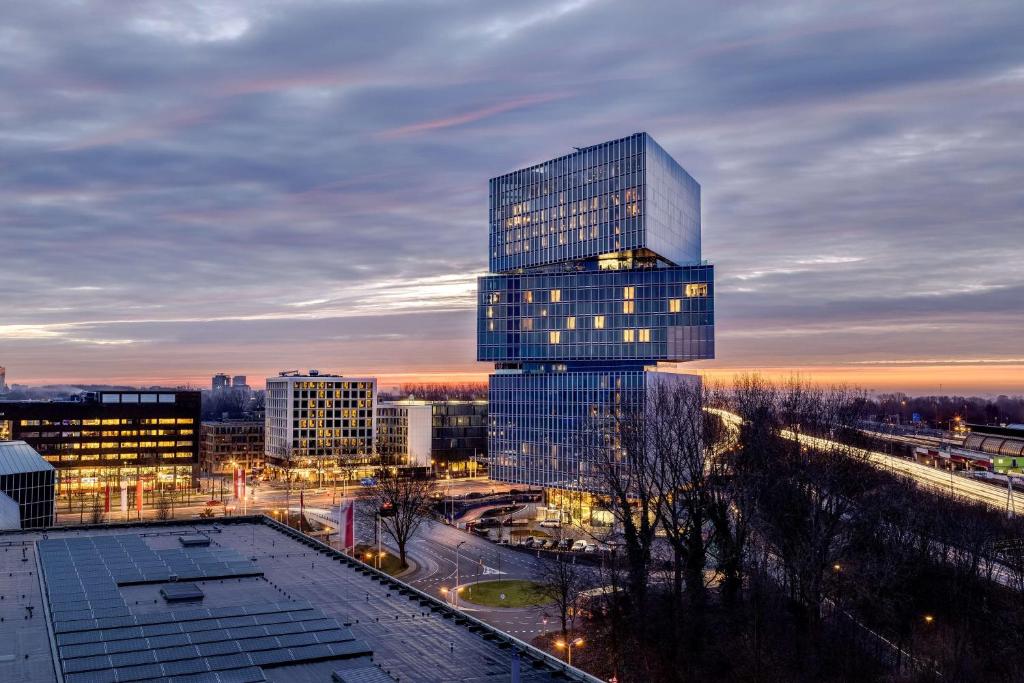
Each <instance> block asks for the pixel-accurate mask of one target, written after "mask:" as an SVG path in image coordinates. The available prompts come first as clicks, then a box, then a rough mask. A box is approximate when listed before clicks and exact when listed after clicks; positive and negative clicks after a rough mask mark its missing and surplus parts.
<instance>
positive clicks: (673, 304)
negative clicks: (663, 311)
mask: <svg viewBox="0 0 1024 683" xmlns="http://www.w3.org/2000/svg"><path fill="white" fill-rule="evenodd" d="M682 310H683V302H682V301H680V300H679V299H669V300H668V312H669V313H679V312H680V311H682Z"/></svg>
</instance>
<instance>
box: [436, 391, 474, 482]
mask: <svg viewBox="0 0 1024 683" xmlns="http://www.w3.org/2000/svg"><path fill="white" fill-rule="evenodd" d="M430 456H431V458H432V459H433V461H434V470H435V471H436V472H437V473H438V474H439V475H441V476H445V475H449V474H450V475H451V476H453V477H461V476H467V475H468V476H476V475H477V474H480V473H482V471H483V470H484V469H486V464H487V401H486V400H480V401H461V400H450V401H448V400H446V401H434V402H433V432H432V437H431V445H430Z"/></svg>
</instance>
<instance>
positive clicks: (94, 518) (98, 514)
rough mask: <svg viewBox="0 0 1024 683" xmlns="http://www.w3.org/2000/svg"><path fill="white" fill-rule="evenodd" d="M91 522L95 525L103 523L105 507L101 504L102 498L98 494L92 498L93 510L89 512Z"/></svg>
mask: <svg viewBox="0 0 1024 683" xmlns="http://www.w3.org/2000/svg"><path fill="white" fill-rule="evenodd" d="M89 521H90V522H91V523H93V524H99V523H101V522H102V521H103V505H102V504H101V503H100V496H99V494H98V493H97V494H95V495H94V496H93V498H92V508H91V509H90V510H89Z"/></svg>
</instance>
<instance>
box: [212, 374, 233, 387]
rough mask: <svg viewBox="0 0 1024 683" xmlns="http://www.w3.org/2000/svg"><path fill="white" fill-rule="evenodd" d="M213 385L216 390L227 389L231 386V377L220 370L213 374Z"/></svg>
mask: <svg viewBox="0 0 1024 683" xmlns="http://www.w3.org/2000/svg"><path fill="white" fill-rule="evenodd" d="M211 385H212V388H213V390H214V391H218V390H220V389H227V388H229V387H230V386H231V378H230V377H228V376H227V375H226V374H224V373H223V372H218V373H217V374H216V375H214V376H213V380H212V382H211Z"/></svg>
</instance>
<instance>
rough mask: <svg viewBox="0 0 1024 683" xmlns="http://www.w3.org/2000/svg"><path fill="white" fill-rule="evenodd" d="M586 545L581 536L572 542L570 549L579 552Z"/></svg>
mask: <svg viewBox="0 0 1024 683" xmlns="http://www.w3.org/2000/svg"><path fill="white" fill-rule="evenodd" d="M586 547H587V542H586V541H584V540H583V539H582V538H581V539H580V540H578V541H576V542H575V543H573V544H572V550H573V552H575V553H578V552H580V551H581V550H583V549H584V548H586Z"/></svg>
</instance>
